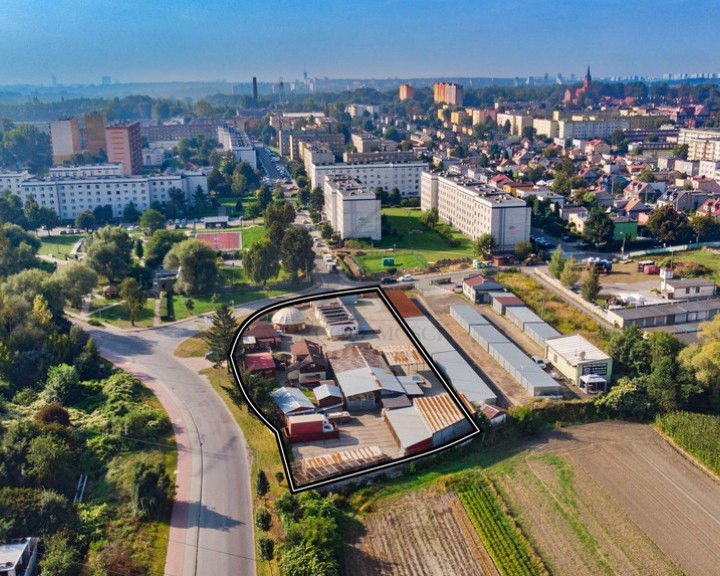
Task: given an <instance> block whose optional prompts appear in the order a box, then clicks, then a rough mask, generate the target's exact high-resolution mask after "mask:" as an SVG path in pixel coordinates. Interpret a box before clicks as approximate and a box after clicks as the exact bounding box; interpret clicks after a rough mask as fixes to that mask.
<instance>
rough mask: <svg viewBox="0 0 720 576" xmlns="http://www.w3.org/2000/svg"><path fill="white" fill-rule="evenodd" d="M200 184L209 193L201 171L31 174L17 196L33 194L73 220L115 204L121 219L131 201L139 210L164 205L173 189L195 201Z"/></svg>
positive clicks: (59, 213) (41, 204)
mask: <svg viewBox="0 0 720 576" xmlns="http://www.w3.org/2000/svg"><path fill="white" fill-rule="evenodd" d="M198 185H199V186H201V187H202V189H203V192H204V193H206V194H207V176H206V175H205V174H204V173H203V172H201V171H198V172H183V173H180V174H158V175H154V176H120V175H97V176H86V177H77V178H73V177H55V178H47V179H41V178H32V177H31V178H28V179H26V180H25V181H24V182H22V184H21V187H20V192H19V194H18V195H19V196H20V198H21V199H22V201H23V204H24V203H25V202H26V201H27V198H28V196H30V195H32V196H33V198H34V199H35V200H36V201H37V202H38V204H39V205H40V206H43V207H45V208H51V209H52V210H55V212H56V213H57V214H58V216H59V217H60V219H62V220H73V219H74V218H75V216H77V215H78V214H79V213H80V212H84V211H85V210H91V211H92V210H93V209H95V208H96V207H97V206H108V205H109V206H112V210H113V216H114V217H116V218H120V217H121V216H122V213H123V209H124V208H125V206H127V205H128V204H130V203H131V202H132V203H133V204H135V207H136V208H137V209H138V210H139V211H140V212H142V211H144V210H147V209H148V208H150V204H151V203H152V202H155V201H157V202H160V204H161V205H165V204H166V203H167V202H168V201H169V200H170V189H171V188H179V189H180V190H182V191H183V192H184V193H185V198H186V199H187V201H188V203H192V202H193V194H194V192H195V190H196V189H197V187H198Z"/></svg>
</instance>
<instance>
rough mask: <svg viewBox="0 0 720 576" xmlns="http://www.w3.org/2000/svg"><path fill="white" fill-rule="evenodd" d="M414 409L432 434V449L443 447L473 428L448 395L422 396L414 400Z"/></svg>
mask: <svg viewBox="0 0 720 576" xmlns="http://www.w3.org/2000/svg"><path fill="white" fill-rule="evenodd" d="M415 407H416V408H417V409H418V412H420V415H421V416H422V417H423V419H424V420H425V422H426V424H427V427H428V429H429V430H430V432H431V433H432V443H433V447H434V448H437V447H439V446H444V445H445V444H448V443H450V442H452V441H453V440H457V439H458V438H460V437H462V436H464V435H466V434H469V433H470V432H472V430H473V427H472V424H471V423H470V421H469V420H468V419H467V417H466V416H465V414H463V412H462V411H461V410H460V408H458V406H457V404H455V402H454V401H453V399H452V397H451V396H450V394H446V393H442V394H437V395H436V396H423V397H422V398H416V399H415Z"/></svg>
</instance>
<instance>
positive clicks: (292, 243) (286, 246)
mask: <svg viewBox="0 0 720 576" xmlns="http://www.w3.org/2000/svg"><path fill="white" fill-rule="evenodd" d="M280 251H281V252H282V263H283V267H284V268H285V271H286V272H287V273H289V274H292V275H293V276H294V277H297V274H298V272H299V271H301V270H304V271H306V272H308V271H309V270H312V268H313V265H314V262H315V252H314V251H313V239H312V236H311V235H310V232H308V231H307V230H306V229H305V228H303V227H301V226H290V227H289V228H288V229H287V230H286V231H285V235H284V236H283V238H282V243H281V244H280ZM306 280H307V278H306Z"/></svg>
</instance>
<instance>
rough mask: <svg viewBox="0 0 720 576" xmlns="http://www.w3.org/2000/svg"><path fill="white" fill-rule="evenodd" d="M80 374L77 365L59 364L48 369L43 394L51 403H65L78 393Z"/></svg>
mask: <svg viewBox="0 0 720 576" xmlns="http://www.w3.org/2000/svg"><path fill="white" fill-rule="evenodd" d="M79 385H80V376H79V375H78V373H77V370H76V369H75V366H68V365H67V364H59V365H57V366H52V367H51V368H50V369H49V370H48V374H47V380H46V381H45V389H44V390H43V395H44V397H45V400H46V401H47V402H49V403H51V404H60V405H65V404H67V403H68V401H69V400H71V399H72V398H73V396H75V394H76V393H77V388H78V386H79Z"/></svg>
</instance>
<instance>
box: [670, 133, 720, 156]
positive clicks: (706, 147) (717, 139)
mask: <svg viewBox="0 0 720 576" xmlns="http://www.w3.org/2000/svg"><path fill="white" fill-rule="evenodd" d="M678 144H687V145H688V156H687V157H688V160H710V161H714V162H719V161H720V130H710V129H700V130H697V129H691V128H681V129H680V133H679V134H678Z"/></svg>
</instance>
